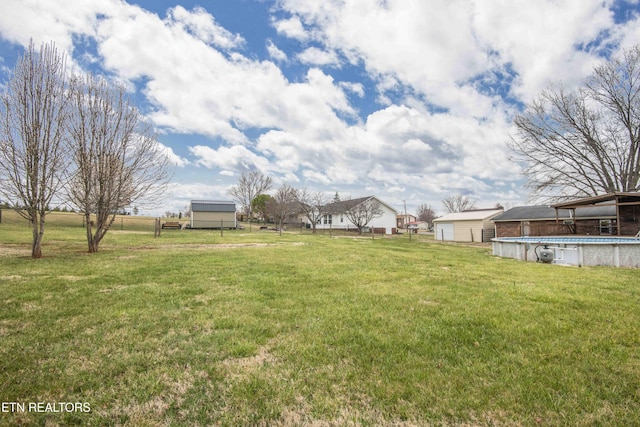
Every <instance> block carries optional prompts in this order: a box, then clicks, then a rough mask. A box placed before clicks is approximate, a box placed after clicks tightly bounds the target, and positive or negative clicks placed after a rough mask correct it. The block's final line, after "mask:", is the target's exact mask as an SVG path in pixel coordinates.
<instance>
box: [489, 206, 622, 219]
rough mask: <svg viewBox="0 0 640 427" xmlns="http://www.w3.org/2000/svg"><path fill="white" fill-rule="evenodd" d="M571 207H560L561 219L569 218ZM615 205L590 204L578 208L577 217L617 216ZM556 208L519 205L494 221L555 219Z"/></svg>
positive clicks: (559, 214) (559, 215)
mask: <svg viewBox="0 0 640 427" xmlns="http://www.w3.org/2000/svg"><path fill="white" fill-rule="evenodd" d="M570 212H571V210H570V209H558V218H559V219H569V218H571V216H570ZM615 217H616V207H615V206H611V205H610V206H590V207H585V208H579V209H576V218H577V219H580V218H582V219H586V218H615ZM555 219H556V210H555V209H554V208H552V207H550V206H518V207H515V208H511V209H509V210H508V211H506V212H505V213H503V214H501V215H498V216H497V217H495V218H493V220H494V221H496V222H500V221H528V220H538V221H541V220H555Z"/></svg>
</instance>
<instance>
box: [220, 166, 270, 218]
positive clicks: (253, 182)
mask: <svg viewBox="0 0 640 427" xmlns="http://www.w3.org/2000/svg"><path fill="white" fill-rule="evenodd" d="M272 185H273V179H272V178H271V177H270V176H268V175H264V174H263V173H262V172H260V171H257V170H255V169H254V170H252V171H250V172H243V173H242V175H241V176H240V179H239V180H238V184H237V185H234V186H233V187H231V188H230V189H229V191H228V194H229V195H230V196H231V197H232V198H233V199H234V200H235V201H236V202H238V203H239V204H240V205H241V206H242V209H243V210H244V212H245V213H246V214H247V216H248V217H249V221H251V215H252V214H253V209H252V207H251V203H252V202H253V199H254V198H255V197H256V196H258V195H259V194H262V193H266V192H267V191H269V190H270V189H271V186H272ZM249 226H251V222H249Z"/></svg>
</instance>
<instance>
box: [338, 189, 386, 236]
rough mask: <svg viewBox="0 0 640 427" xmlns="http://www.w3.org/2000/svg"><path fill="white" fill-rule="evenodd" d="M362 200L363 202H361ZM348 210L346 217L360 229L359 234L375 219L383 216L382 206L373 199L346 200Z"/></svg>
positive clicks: (345, 212)
mask: <svg viewBox="0 0 640 427" xmlns="http://www.w3.org/2000/svg"><path fill="white" fill-rule="evenodd" d="M360 200H362V201H360ZM339 203H346V204H347V205H348V208H347V209H346V210H345V211H344V214H345V216H346V217H347V219H349V221H351V223H352V224H353V225H355V226H356V227H357V228H358V233H359V234H362V230H363V229H364V228H365V227H366V226H367V225H368V224H369V223H370V222H371V221H372V220H373V219H374V218H378V217H379V216H382V213H383V212H382V206H381V205H380V202H378V201H377V200H376V199H375V198H373V197H366V198H364V199H356V200H346V201H344V202H338V203H337V204H339Z"/></svg>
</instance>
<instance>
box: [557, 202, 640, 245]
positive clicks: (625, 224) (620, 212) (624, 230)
mask: <svg viewBox="0 0 640 427" xmlns="http://www.w3.org/2000/svg"><path fill="white" fill-rule="evenodd" d="M593 206H615V207H616V220H615V221H616V223H615V224H614V225H613V230H615V232H613V233H612V234H615V235H617V236H636V235H637V234H638V233H640V193H638V192H617V193H609V194H603V195H601V196H594V197H587V198H584V199H578V200H573V201H570V202H563V203H558V204H555V205H552V206H551V207H552V208H555V210H556V221H557V222H560V219H559V216H558V211H559V210H560V209H569V210H572V211H573V218H576V215H575V211H576V209H580V208H588V207H593ZM576 229H577V227H574V233H575V230H576Z"/></svg>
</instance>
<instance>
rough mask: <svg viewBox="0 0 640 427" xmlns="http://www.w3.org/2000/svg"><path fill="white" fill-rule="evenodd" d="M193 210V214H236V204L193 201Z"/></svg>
mask: <svg viewBox="0 0 640 427" xmlns="http://www.w3.org/2000/svg"><path fill="white" fill-rule="evenodd" d="M191 210H192V211H193V212H235V211H236V204H235V203H234V202H227V201H215V200H192V201H191Z"/></svg>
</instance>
